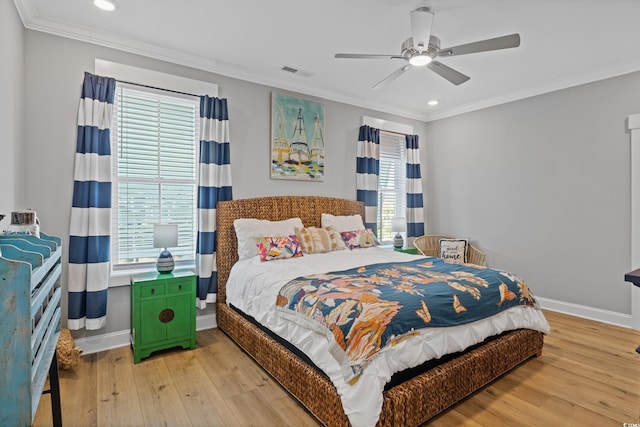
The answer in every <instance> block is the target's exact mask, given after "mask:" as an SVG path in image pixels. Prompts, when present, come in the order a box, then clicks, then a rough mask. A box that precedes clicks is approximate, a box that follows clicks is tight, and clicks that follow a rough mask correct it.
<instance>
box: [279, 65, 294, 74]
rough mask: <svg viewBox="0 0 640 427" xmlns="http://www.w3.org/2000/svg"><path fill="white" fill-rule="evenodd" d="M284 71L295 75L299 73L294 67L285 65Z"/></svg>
mask: <svg viewBox="0 0 640 427" xmlns="http://www.w3.org/2000/svg"><path fill="white" fill-rule="evenodd" d="M282 71H288V72H290V73H293V74H295V73H297V72H298V70H297V69H295V68H293V67H289V66H287V65H285V66H284V67H282Z"/></svg>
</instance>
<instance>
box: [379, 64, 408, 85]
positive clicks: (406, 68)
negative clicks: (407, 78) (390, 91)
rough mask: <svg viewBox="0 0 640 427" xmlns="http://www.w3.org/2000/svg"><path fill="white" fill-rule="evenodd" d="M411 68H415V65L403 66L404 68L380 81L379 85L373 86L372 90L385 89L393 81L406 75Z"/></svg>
mask: <svg viewBox="0 0 640 427" xmlns="http://www.w3.org/2000/svg"><path fill="white" fill-rule="evenodd" d="M411 68H413V65H411V64H406V65H403V66H402V67H400V68H398V69H397V70H396V71H394V72H393V73H391V74H389V75H388V76H387V77H385V78H384V79H382V80H380V81H379V82H378V83H376V84H375V85H373V86H372V89H382V88H383V87H385V86H387V85H388V84H389V83H391V82H392V81H394V80H395V79H397V78H398V77H400V75H402V74H404V72H405V71H408V70H410V69H411Z"/></svg>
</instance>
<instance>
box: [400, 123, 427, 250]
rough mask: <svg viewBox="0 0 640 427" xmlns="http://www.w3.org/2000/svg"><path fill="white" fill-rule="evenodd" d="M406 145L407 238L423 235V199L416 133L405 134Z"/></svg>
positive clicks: (410, 239) (410, 240)
mask: <svg viewBox="0 0 640 427" xmlns="http://www.w3.org/2000/svg"><path fill="white" fill-rule="evenodd" d="M405 140H406V143H407V145H406V147H407V213H406V216H407V240H409V243H412V242H413V239H412V238H413V237H418V236H422V235H424V201H423V197H422V175H421V173H420V150H419V147H418V135H406V136H405Z"/></svg>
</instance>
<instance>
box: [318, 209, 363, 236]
mask: <svg viewBox="0 0 640 427" xmlns="http://www.w3.org/2000/svg"><path fill="white" fill-rule="evenodd" d="M320 222H321V224H322V227H323V228H326V227H331V228H333V229H334V230H337V231H338V232H339V233H342V232H343V231H355V230H364V229H365V228H364V223H363V222H362V216H361V215H360V214H356V215H338V216H336V215H331V214H328V213H323V214H322V216H321V217H320Z"/></svg>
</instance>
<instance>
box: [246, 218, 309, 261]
mask: <svg viewBox="0 0 640 427" xmlns="http://www.w3.org/2000/svg"><path fill="white" fill-rule="evenodd" d="M233 227H234V228H235V230H236V237H237V238H238V259H246V258H251V257H254V256H257V255H258V250H257V248H256V241H255V238H256V237H261V236H290V235H292V234H295V233H296V227H300V228H302V227H304V225H303V224H302V220H301V219H300V218H289V219H285V220H282V221H269V220H266V219H256V218H238V219H236V220H235V221H233Z"/></svg>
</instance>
